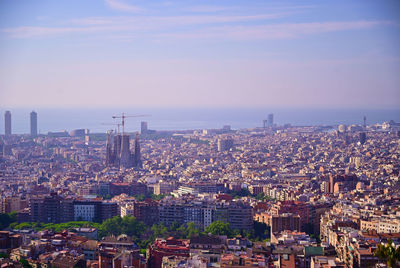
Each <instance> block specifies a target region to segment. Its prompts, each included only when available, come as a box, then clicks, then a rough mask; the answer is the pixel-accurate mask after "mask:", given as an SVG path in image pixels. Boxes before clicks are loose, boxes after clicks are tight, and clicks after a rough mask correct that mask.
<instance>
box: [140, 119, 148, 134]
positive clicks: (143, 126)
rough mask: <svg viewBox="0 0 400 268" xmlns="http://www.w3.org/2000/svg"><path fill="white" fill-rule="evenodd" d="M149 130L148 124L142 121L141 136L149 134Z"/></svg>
mask: <svg viewBox="0 0 400 268" xmlns="http://www.w3.org/2000/svg"><path fill="white" fill-rule="evenodd" d="M147 130H148V125H147V122H144V121H142V122H141V123H140V133H141V134H146V133H147Z"/></svg>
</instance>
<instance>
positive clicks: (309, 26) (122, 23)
mask: <svg viewBox="0 0 400 268" xmlns="http://www.w3.org/2000/svg"><path fill="white" fill-rule="evenodd" d="M282 16H285V13H271V14H262V15H210V14H203V15H192V16H134V17H131V16H127V17H124V16H121V17H89V18H80V19H73V20H70V21H68V23H67V26H65V27H61V26H60V27H37V26H22V27H14V28H6V29H2V30H1V31H2V32H4V33H6V34H8V35H9V36H10V37H12V38H33V37H35V38H44V37H48V36H56V35H63V34H69V35H70V34H90V33H94V34H95V33H107V34H124V35H125V34H128V35H132V34H135V36H137V35H140V34H142V35H144V34H145V35H147V36H153V37H156V38H198V39H207V38H216V39H221V38H224V39H234V40H258V39H291V38H298V37H301V36H305V35H312V34H320V33H327V32H338V31H348V30H361V29H369V28H373V27H378V26H385V25H395V23H394V22H392V21H333V22H306V23H270V22H268V21H269V20H271V19H276V18H280V17H282ZM188 26H192V27H189V28H188Z"/></svg>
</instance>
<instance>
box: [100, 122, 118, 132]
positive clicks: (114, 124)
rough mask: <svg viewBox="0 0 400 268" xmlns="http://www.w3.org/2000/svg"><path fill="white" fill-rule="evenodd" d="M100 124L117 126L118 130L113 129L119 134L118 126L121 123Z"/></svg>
mask: <svg viewBox="0 0 400 268" xmlns="http://www.w3.org/2000/svg"><path fill="white" fill-rule="evenodd" d="M101 124H102V125H105V126H117V128H118V132H117V129H116V130H115V133H116V134H119V127H120V126H121V123H101Z"/></svg>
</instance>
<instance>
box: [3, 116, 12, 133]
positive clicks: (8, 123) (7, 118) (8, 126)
mask: <svg viewBox="0 0 400 268" xmlns="http://www.w3.org/2000/svg"><path fill="white" fill-rule="evenodd" d="M4 123H5V126H4V130H5V131H4V134H5V135H6V136H11V112H10V111H6V113H5V114H4Z"/></svg>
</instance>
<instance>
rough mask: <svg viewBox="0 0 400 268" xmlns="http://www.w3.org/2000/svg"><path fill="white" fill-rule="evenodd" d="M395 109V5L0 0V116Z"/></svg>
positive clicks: (399, 17) (399, 64)
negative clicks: (47, 111)
mask: <svg viewBox="0 0 400 268" xmlns="http://www.w3.org/2000/svg"><path fill="white" fill-rule="evenodd" d="M110 107H135V108H140V107H166V108H168V107H174V108H186V107H196V108H215V107H217V108H223V107H230V108H232V107H233V108H235V107H238V108H249V107H258V108H260V107H261V108H262V107H282V108H285V107H290V108H296V107H299V108H308V107H312V108H325V107H326V108H339V109H340V108H374V109H376V108H379V109H380V108H400V1H396V0H394V1H386V0H374V1H370V0H360V1H351V0H345V1H342V0H334V1H301V0H300V1H299V0H296V1H265V0H264V1H257V0H254V1H253V0H184V1H183V0H182V1H175V0H171V1H168V0H160V1H151V0H105V1H102V0H57V1H54V0H37V1H30V0H0V108H2V109H13V108H26V109H37V108H110Z"/></svg>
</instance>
